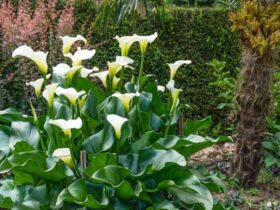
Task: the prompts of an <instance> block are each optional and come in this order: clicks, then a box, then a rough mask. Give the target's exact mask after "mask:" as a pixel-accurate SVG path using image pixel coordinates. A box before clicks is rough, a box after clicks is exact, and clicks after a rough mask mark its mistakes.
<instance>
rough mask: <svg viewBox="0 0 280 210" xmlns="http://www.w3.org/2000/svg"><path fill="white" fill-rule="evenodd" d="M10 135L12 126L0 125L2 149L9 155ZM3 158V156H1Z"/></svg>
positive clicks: (0, 149) (0, 146)
mask: <svg viewBox="0 0 280 210" xmlns="http://www.w3.org/2000/svg"><path fill="white" fill-rule="evenodd" d="M10 135H11V128H10V127H8V126H5V125H0V151H2V152H3V153H4V154H5V155H8V154H9V152H10V147H9V145H10ZM0 159H2V157H0Z"/></svg>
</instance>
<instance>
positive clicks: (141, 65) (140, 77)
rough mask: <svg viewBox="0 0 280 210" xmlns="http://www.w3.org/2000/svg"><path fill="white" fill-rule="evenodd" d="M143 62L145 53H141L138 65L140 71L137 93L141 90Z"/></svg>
mask: <svg viewBox="0 0 280 210" xmlns="http://www.w3.org/2000/svg"><path fill="white" fill-rule="evenodd" d="M144 60H145V53H141V64H140V70H139V76H138V81H137V83H138V91H140V90H141V80H142V74H143V69H144Z"/></svg>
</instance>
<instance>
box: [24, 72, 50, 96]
mask: <svg viewBox="0 0 280 210" xmlns="http://www.w3.org/2000/svg"><path fill="white" fill-rule="evenodd" d="M50 76H51V75H50V74H48V75H46V79H49V78H50ZM43 84H44V78H40V79H37V80H35V81H31V82H27V83H26V85H30V86H32V87H33V88H34V89H35V94H36V96H37V97H39V96H40V95H41V91H42V87H43Z"/></svg>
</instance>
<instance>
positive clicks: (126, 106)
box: [112, 93, 140, 112]
mask: <svg viewBox="0 0 280 210" xmlns="http://www.w3.org/2000/svg"><path fill="white" fill-rule="evenodd" d="M112 96H113V97H116V98H118V99H119V100H120V101H121V102H122V104H123V107H124V109H125V111H126V112H128V111H129V104H130V101H131V99H133V98H134V97H135V96H140V94H139V93H125V94H121V93H114V94H113V95H112Z"/></svg>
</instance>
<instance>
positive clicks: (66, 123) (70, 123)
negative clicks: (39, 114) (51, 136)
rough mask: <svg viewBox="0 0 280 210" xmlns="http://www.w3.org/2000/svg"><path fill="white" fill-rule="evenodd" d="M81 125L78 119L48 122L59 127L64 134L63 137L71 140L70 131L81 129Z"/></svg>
mask: <svg viewBox="0 0 280 210" xmlns="http://www.w3.org/2000/svg"><path fill="white" fill-rule="evenodd" d="M82 123H83V122H82V120H81V118H79V117H78V118H77V119H75V120H64V119H57V120H49V124H52V125H56V126H57V127H60V128H61V130H62V131H63V132H64V134H65V136H67V137H69V138H71V129H80V128H81V127H82Z"/></svg>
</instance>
